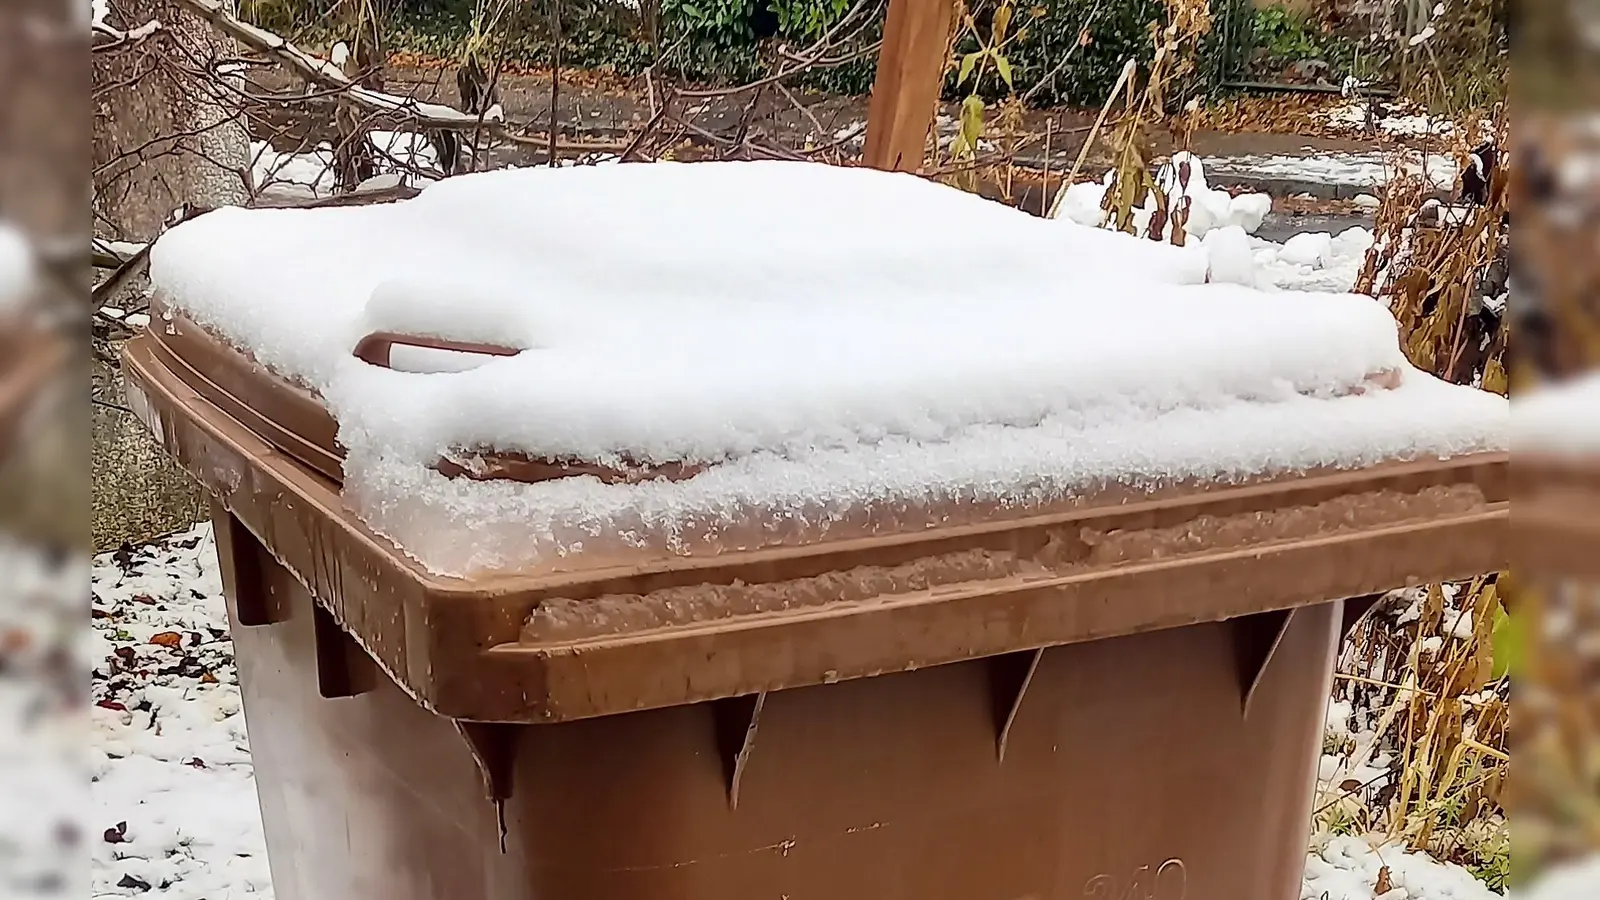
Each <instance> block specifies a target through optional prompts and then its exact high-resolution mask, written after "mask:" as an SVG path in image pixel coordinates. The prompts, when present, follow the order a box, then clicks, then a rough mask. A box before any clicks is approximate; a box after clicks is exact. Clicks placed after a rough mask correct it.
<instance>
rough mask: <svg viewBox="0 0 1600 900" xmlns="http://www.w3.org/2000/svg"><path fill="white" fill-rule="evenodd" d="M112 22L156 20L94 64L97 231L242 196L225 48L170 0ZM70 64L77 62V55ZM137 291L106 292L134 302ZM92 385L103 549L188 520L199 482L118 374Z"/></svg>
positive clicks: (141, 232) (144, 5)
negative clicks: (159, 439) (162, 444)
mask: <svg viewBox="0 0 1600 900" xmlns="http://www.w3.org/2000/svg"><path fill="white" fill-rule="evenodd" d="M113 8H114V9H115V10H117V11H118V12H120V13H122V14H123V21H121V22H119V23H117V24H118V26H119V27H129V28H132V27H137V26H139V25H142V24H144V23H145V22H148V21H151V20H159V21H160V22H161V23H162V24H163V26H164V28H163V29H162V31H160V32H158V33H157V34H156V35H154V36H153V37H151V38H149V39H147V40H146V41H145V42H144V44H143V45H141V46H140V47H139V48H138V49H135V50H132V51H125V52H118V53H110V54H97V55H96V56H97V58H96V59H95V62H94V84H95V90H96V96H95V110H94V123H95V127H94V141H93V147H94V154H93V158H94V165H95V193H94V209H95V213H96V222H95V231H96V233H98V234H102V235H107V236H115V237H120V238H126V239H132V240H149V239H151V238H153V237H155V236H156V235H157V234H158V233H159V232H160V230H161V227H162V224H163V222H165V221H166V220H167V218H168V217H169V216H170V215H171V213H172V211H173V210H174V209H177V208H178V207H180V206H182V205H183V204H185V203H193V204H199V205H205V206H222V205H230V204H232V205H242V204H244V203H246V202H248V200H249V198H250V181H249V179H250V161H251V153H250V141H249V135H248V132H247V131H246V128H245V122H244V120H243V116H242V114H241V113H240V112H239V109H238V108H237V106H235V105H234V104H233V103H232V101H231V99H230V96H229V90H228V86H227V85H226V84H225V83H223V82H221V81H219V80H218V79H217V77H216V76H215V75H212V74H208V73H207V68H208V66H210V65H211V64H213V63H214V62H215V61H217V60H219V59H226V58H228V57H230V56H232V55H235V54H236V48H234V47H233V46H232V43H231V42H230V41H227V40H225V39H223V38H222V37H220V36H219V35H217V34H216V33H215V32H214V31H213V30H212V29H211V28H210V26H208V25H207V24H206V23H204V22H202V21H200V20H199V19H197V18H195V17H193V16H189V15H186V14H183V13H181V12H180V11H179V10H178V8H177V7H176V6H175V4H174V3H172V2H171V0H113ZM80 65H81V63H80ZM140 294H141V292H140V291H130V292H128V296H126V297H123V298H120V299H119V300H117V301H116V302H117V303H118V304H119V305H122V306H125V307H128V308H130V309H131V308H135V307H137V306H139V305H142V302H143V301H142V298H141V296H140ZM93 391H94V395H95V397H96V398H97V399H98V400H100V401H101V405H97V406H96V407H95V409H94V410H93V439H94V449H93V460H92V471H93V523H92V524H93V539H94V544H95V546H96V548H98V549H105V548H108V547H115V546H117V545H118V544H120V543H122V542H124V541H127V542H134V543H137V542H140V541H145V540H149V539H150V538H153V537H158V536H160V535H162V534H166V533H169V532H171V531H174V530H177V529H180V528H185V527H188V526H189V525H191V524H193V523H194V522H196V521H198V520H200V519H202V518H204V517H205V514H206V505H205V503H204V502H203V498H202V497H201V495H200V493H199V491H198V489H197V488H196V487H195V485H194V484H193V483H192V482H191V481H190V480H189V478H188V477H187V476H186V475H185V474H183V473H182V472H181V471H180V470H179V469H178V468H177V467H176V466H175V465H173V464H172V463H171V462H170V461H169V460H168V459H167V458H166V456H165V455H164V454H163V452H162V451H161V449H160V448H159V447H158V446H157V445H156V443H155V442H154V441H153V440H152V439H151V438H150V436H149V435H148V434H147V433H146V431H145V429H144V427H143V425H142V424H141V423H139V422H138V421H137V420H136V419H135V418H134V417H133V416H132V415H130V414H128V413H127V412H125V411H123V410H121V409H118V408H117V407H121V406H125V405H126V404H125V403H124V401H123V384H122V373H121V372H120V371H118V370H117V369H116V367H115V366H112V365H106V364H99V363H97V364H96V367H95V372H94V378H93Z"/></svg>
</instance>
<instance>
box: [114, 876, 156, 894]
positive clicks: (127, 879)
mask: <svg viewBox="0 0 1600 900" xmlns="http://www.w3.org/2000/svg"><path fill="white" fill-rule="evenodd" d="M117 887H119V888H132V889H134V890H138V891H148V890H150V882H148V881H145V880H144V879H142V878H135V877H133V876H132V875H124V876H122V880H121V881H119V882H117Z"/></svg>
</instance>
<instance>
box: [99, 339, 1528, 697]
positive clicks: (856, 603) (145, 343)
mask: <svg viewBox="0 0 1600 900" xmlns="http://www.w3.org/2000/svg"><path fill="white" fill-rule="evenodd" d="M158 348H159V344H158V342H157V341H156V340H155V335H152V334H147V335H144V336H141V337H140V338H138V339H136V340H135V341H132V342H130V343H129V344H128V346H127V347H126V349H125V358H124V366H125V371H126V372H127V375H128V386H129V401H130V403H131V404H132V406H133V408H134V409H135V411H136V412H138V413H139V414H140V415H141V417H142V418H144V419H145V421H146V422H148V423H150V425H151V427H152V430H153V431H154V432H155V433H156V434H157V435H158V436H159V437H160V439H161V440H162V442H163V443H164V445H165V446H166V447H167V448H168V450H169V451H170V452H172V453H173V454H174V455H175V456H176V457H177V459H178V460H179V461H180V462H181V463H182V464H183V465H184V466H185V468H186V469H187V470H188V471H190V472H191V473H192V474H194V475H195V476H196V477H197V478H198V479H199V480H200V482H201V483H202V484H203V485H204V486H205V487H206V488H207V489H208V490H209V491H211V492H212V493H213V494H214V495H216V497H217V498H218V501H219V504H220V505H221V507H222V508H224V509H226V510H228V512H229V515H228V516H225V517H223V518H221V519H219V522H220V523H221V525H222V527H221V528H220V529H219V531H218V534H217V538H218V547H219V552H220V553H221V555H222V556H223V568H224V572H225V573H229V574H230V576H231V579H232V580H231V585H232V586H231V588H230V591H231V596H232V597H233V599H234V601H235V602H236V603H237V604H239V608H240V610H241V614H243V611H244V610H246V609H252V610H255V611H256V615H258V616H261V617H260V618H254V619H253V621H258V622H260V621H266V620H267V618H268V617H266V616H265V614H264V612H263V611H264V610H266V609H267V608H268V607H270V606H271V605H272V602H273V601H272V598H274V597H282V596H284V591H285V589H286V587H287V586H286V585H283V584H280V583H278V581H277V579H280V578H283V577H289V576H292V577H294V578H295V579H297V580H299V581H300V582H301V583H302V584H303V585H305V586H306V588H307V589H308V590H309V591H310V592H311V594H312V595H313V596H314V597H315V598H316V599H317V601H318V602H319V603H321V604H322V605H323V606H324V607H325V608H327V609H328V610H329V611H330V612H331V614H332V618H333V620H334V621H336V622H338V623H339V624H340V625H341V626H342V628H343V630H344V632H345V633H347V634H348V635H349V636H350V637H351V639H353V640H354V641H355V642H356V643H357V644H358V645H359V646H360V647H362V648H364V649H365V652H366V654H367V655H370V657H371V659H373V660H376V661H377V663H378V664H379V665H381V666H382V667H383V669H384V670H386V671H387V672H388V673H389V674H390V675H391V676H392V677H393V678H394V680H395V681H396V682H397V683H399V684H400V685H402V686H403V687H404V688H405V689H407V690H408V691H410V692H411V693H412V694H413V695H414V696H415V697H416V698H417V699H418V700H419V702H421V703H422V704H423V705H425V706H426V707H428V708H429V709H432V710H434V711H436V712H438V713H440V714H442V715H448V716H453V717H457V718H464V719H472V720H479V721H500V722H554V721H564V720H569V719H574V718H584V717H589V716H599V715H609V714H614V713H620V712H626V711H629V710H635V709H645V708H653V707H661V706H669V705H677V704H684V703H696V702H701V701H708V700H716V699H720V698H729V697H735V696H740V695H749V694H756V693H759V692H762V691H769V690H779V689H784V688H791V687H798V686H803V685H813V684H822V683H827V682H829V681H834V680H839V679H848V678H859V677H866V676H871V675H878V674H883V673H889V672H899V671H906V670H910V669H916V668H920V667H924V666H931V665H939V664H943V663H950V662H956V661H960V660H966V659H973V658H978V657H985V656H993V655H996V654H1010V653H1015V652H1018V651H1026V650H1029V649H1032V648H1038V647H1044V646H1050V645H1056V644H1063V643H1070V642H1075V641H1085V640H1094V639H1100V638H1107V637H1113V636H1117V635H1122V634H1132V633H1137V632H1140V631H1148V630H1152V629H1159V628H1171V627H1179V626H1184V625H1190V624H1194V623H1200V622H1213V621H1220V620H1226V619H1231V618H1236V617H1241V616H1251V615H1255V614H1261V613H1269V612H1278V611H1287V610H1292V609H1293V608H1295V607H1298V606H1302V605H1307V604H1315V603H1322V602H1327V601H1331V600H1336V599H1340V598H1346V597H1356V596H1364V595H1370V594H1374V593H1377V592H1381V591H1385V590H1388V589H1392V588H1395V587H1401V586H1405V585H1407V584H1417V583H1428V582H1434V581H1441V580H1450V579H1458V578H1466V577H1471V576H1474V575H1477V574H1479V573H1483V572H1488V571H1494V570H1497V569H1500V568H1504V566H1505V565H1506V552H1507V551H1506V541H1505V537H1506V535H1505V531H1506V527H1505V526H1506V519H1507V507H1508V502H1507V493H1508V486H1507V483H1506V482H1507V458H1506V454H1504V453H1487V454H1472V455H1466V456H1461V457H1457V458H1454V459H1450V460H1437V459H1435V460H1423V461H1414V462H1384V463H1376V464H1373V465H1370V466H1365V467H1360V468H1356V469H1352V470H1337V469H1330V468H1326V467H1324V468H1321V469H1317V470H1312V471H1306V472H1299V473H1294V474H1292V475H1276V476H1264V477H1260V478H1256V479H1252V480H1246V481H1243V482H1240V483H1232V484H1230V483H1218V482H1210V483H1204V484H1200V483H1188V484H1174V485H1169V486H1167V487H1164V488H1159V489H1148V490H1147V489H1130V488H1125V487H1124V488H1120V489H1118V488H1107V489H1105V490H1104V491H1102V492H1101V493H1098V494H1095V495H1092V496H1084V497H1079V498H1076V499H1074V500H1070V501H1064V502H1062V503H1059V504H1057V505H1054V506H1051V507H1048V508H1042V509H1040V510H1038V511H1034V512H1031V513H1026V512H1019V511H1016V510H1006V511H999V514H993V515H984V514H981V511H980V514H976V515H967V516H966V517H963V516H962V513H963V512H966V513H971V512H972V510H973V509H974V507H973V506H971V505H970V504H968V505H965V506H963V505H959V504H957V505H952V506H949V507H946V508H944V509H942V510H938V511H933V512H934V513H935V514H932V515H928V516H926V517H925V521H938V522H939V524H938V525H937V526H935V527H920V528H915V529H905V530H900V531H898V532H897V531H894V530H893V529H889V530H880V529H876V528H874V527H873V524H872V522H871V521H870V520H868V519H863V520H860V521H857V522H855V523H853V524H854V525H855V526H856V527H857V530H856V531H854V532H851V533H849V534H847V535H846V534H836V535H834V536H832V537H830V538H829V539H826V540H809V541H805V542H797V543H794V544H790V545H787V546H761V547H758V548H754V549H733V548H725V549H723V550H722V552H718V553H714V554H705V555H690V556H651V557H648V558H646V559H642V560H638V559H635V560H626V559H619V558H616V557H611V556H607V555H606V554H602V553H595V554H584V555H582V556H580V559H581V561H582V563H583V564H582V565H580V566H574V567H571V568H568V569H566V570H559V569H551V568H543V569H540V568H532V569H530V570H527V571H523V572H517V573H498V574H480V575H477V576H474V577H471V578H457V577H447V576H441V575H438V574H435V573H433V572H430V571H429V570H428V569H427V568H425V567H424V566H422V565H420V564H419V563H418V562H417V561H416V560H415V559H414V558H412V556H410V555H408V553H407V552H406V551H404V550H402V549H400V547H398V546H396V544H395V543H394V542H392V541H390V540H388V539H385V538H384V537H381V536H379V535H378V534H376V533H375V532H374V531H373V529H372V528H370V527H369V526H368V524H367V523H366V522H364V521H363V520H362V518H360V517H359V516H357V515H355V514H354V513H353V512H352V511H351V510H350V509H349V508H348V507H347V505H346V501H345V498H344V497H343V496H341V491H340V485H339V484H338V483H337V482H336V481H334V480H331V479H329V478H326V477H324V476H323V475H322V474H320V473H318V472H317V471H316V470H315V469H314V468H312V467H311V466H308V465H306V464H304V463H302V462H300V461H299V460H297V459H296V458H295V457H294V456H292V455H291V454H289V453H286V452H285V451H284V449H283V448H282V447H281V446H279V445H276V444H274V443H272V442H271V440H270V439H269V438H267V437H264V436H263V435H262V434H261V433H259V432H257V431H255V430H254V429H252V428H248V427H245V425H244V424H242V423H241V422H240V421H239V420H237V419H235V418H233V417H232V416H229V415H227V414H226V413H225V412H224V410H223V409H222V408H221V407H220V406H218V405H217V404H215V403H213V402H212V401H211V400H210V399H208V395H205V394H202V392H201V391H199V390H196V389H195V387H194V386H193V385H192V384H191V382H190V381H189V380H187V379H186V377H184V376H182V375H180V374H179V372H178V371H175V370H174V369H172V368H169V367H168V365H167V360H169V359H171V358H172V357H171V354H169V353H165V352H163V351H162V350H160V349H158ZM345 491H346V492H348V486H346V488H345ZM988 512H990V513H995V512H996V511H995V510H989V511H988ZM266 557H270V559H271V560H275V561H277V563H280V564H281V568H280V567H278V566H274V565H270V564H269V561H268V559H267V558H266ZM318 664H319V665H321V664H322V663H321V661H320V660H319V663H318Z"/></svg>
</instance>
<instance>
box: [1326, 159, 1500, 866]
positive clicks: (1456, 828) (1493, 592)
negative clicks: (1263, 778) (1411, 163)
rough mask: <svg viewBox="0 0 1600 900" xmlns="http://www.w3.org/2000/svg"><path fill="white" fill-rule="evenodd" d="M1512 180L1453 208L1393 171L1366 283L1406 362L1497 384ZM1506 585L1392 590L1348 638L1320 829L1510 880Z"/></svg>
mask: <svg viewBox="0 0 1600 900" xmlns="http://www.w3.org/2000/svg"><path fill="white" fill-rule="evenodd" d="M1500 134H1501V138H1502V140H1503V139H1504V136H1505V131H1504V129H1503V128H1502V130H1501V132H1500ZM1501 146H1504V144H1503V143H1502V144H1501ZM1466 151H1467V148H1466V147H1461V148H1458V152H1460V154H1461V155H1462V157H1463V158H1464V157H1465V154H1466ZM1463 162H1465V160H1464V159H1463ZM1507 184H1508V177H1507V168H1506V167H1504V166H1502V167H1500V168H1498V170H1497V171H1496V173H1495V177H1494V178H1493V181H1492V183H1491V188H1490V192H1489V200H1488V202H1487V203H1486V204H1485V205H1482V206H1472V207H1448V206H1440V205H1439V204H1437V203H1434V202H1430V201H1429V200H1428V199H1427V198H1428V195H1429V194H1430V193H1431V191H1430V190H1429V189H1428V188H1427V186H1426V184H1425V183H1424V182H1423V181H1422V180H1420V179H1417V178H1405V177H1402V178H1397V179H1395V180H1394V181H1393V182H1392V183H1391V184H1390V187H1389V189H1388V191H1387V193H1386V195H1385V197H1384V198H1383V204H1382V206H1381V207H1380V208H1379V211H1378V216H1377V229H1376V231H1377V235H1376V236H1377V240H1376V243H1375V244H1374V246H1373V249H1372V251H1371V252H1370V253H1369V255H1368V258H1367V261H1366V265H1365V268H1364V270H1363V272H1362V274H1361V277H1360V279H1359V280H1358V283H1357V290H1359V291H1362V292H1365V293H1369V294H1372V295H1373V296H1375V297H1377V298H1379V299H1380V300H1382V301H1384V302H1386V303H1387V304H1388V305H1389V306H1390V308H1391V309H1392V310H1393V311H1394V313H1395V318H1396V320H1397V321H1398V322H1399V325H1400V333H1401V341H1402V344H1403V346H1404V348H1405V351H1406V355H1407V356H1408V357H1409V358H1410V359H1411V361H1412V363H1413V364H1415V365H1416V366H1417V367H1419V368H1421V369H1424V370H1426V371H1429V372H1431V373H1433V374H1434V375H1437V376H1438V377H1440V378H1443V379H1445V380H1447V381H1451V382H1454V383H1457V384H1471V385H1477V386H1480V387H1482V388H1484V389H1486V390H1491V391H1494V392H1496V393H1500V394H1505V393H1506V392H1507V388H1508V384H1507V382H1508V379H1507V362H1506V359H1507V344H1508V340H1507V334H1508V331H1509V325H1508V322H1507V321H1506V320H1507V318H1508V316H1505V315H1494V314H1492V309H1493V304H1494V303H1496V302H1498V300H1496V299H1494V298H1490V299H1488V300H1486V298H1485V295H1486V294H1491V295H1497V294H1498V293H1499V292H1500V291H1501V290H1502V282H1503V279H1502V277H1501V273H1502V271H1503V267H1504V265H1505V264H1506V254H1507V252H1508V248H1509V242H1508V241H1509V233H1508V229H1509V219H1508V217H1507V210H1508V208H1509V207H1508V202H1509V201H1508V191H1507ZM1486 303H1487V304H1489V305H1490V307H1491V312H1490V313H1485V312H1484V307H1485V305H1486ZM1508 585H1509V582H1508V580H1507V578H1506V576H1505V575H1504V574H1503V573H1502V574H1501V575H1500V576H1488V577H1484V578H1478V579H1475V580H1473V581H1471V582H1467V583H1461V584H1448V585H1430V586H1428V587H1425V588H1416V589H1411V590H1407V591H1401V592H1396V593H1395V594H1392V595H1391V596H1390V597H1388V598H1386V600H1385V602H1384V603H1382V604H1380V606H1379V608H1378V609H1377V610H1375V611H1374V613H1373V615H1371V616H1369V617H1368V618H1367V619H1366V620H1365V621H1364V622H1363V623H1362V625H1361V626H1360V627H1359V628H1358V629H1357V630H1356V632H1355V634H1354V635H1352V639H1351V642H1350V644H1349V645H1348V647H1347V649H1346V654H1345V656H1344V658H1343V660H1342V661H1341V675H1340V682H1339V687H1338V690H1337V691H1336V699H1338V700H1341V701H1343V702H1347V703H1349V704H1350V705H1351V707H1352V708H1353V710H1354V717H1355V718H1356V719H1357V720H1358V722H1357V723H1356V726H1355V727H1354V728H1353V729H1352V730H1353V731H1354V732H1355V734H1354V736H1352V737H1348V738H1337V737H1336V738H1334V739H1333V740H1332V744H1333V745H1332V746H1330V748H1329V749H1330V750H1331V751H1332V752H1333V753H1334V754H1335V755H1336V756H1340V757H1341V759H1343V760H1344V763H1343V765H1342V766H1341V768H1340V774H1339V775H1338V776H1337V783H1331V784H1325V785H1323V788H1322V789H1323V793H1324V797H1325V799H1324V802H1323V803H1321V804H1319V806H1320V809H1319V818H1318V824H1319V826H1320V827H1321V828H1322V829H1323V830H1325V831H1340V830H1348V831H1359V832H1368V833H1377V834H1382V835H1386V836H1387V837H1388V838H1390V839H1392V840H1394V841H1396V842H1401V843H1403V844H1405V845H1406V846H1408V847H1410V848H1412V849H1418V850H1425V851H1427V852H1429V853H1431V854H1432V855H1434V856H1435V857H1438V858H1441V859H1445V860H1450V861H1453V862H1457V863H1460V864H1462V865H1464V866H1467V867H1468V868H1470V869H1472V870H1474V871H1475V872H1477V873H1478V874H1479V875H1480V876H1481V877H1483V878H1484V880H1486V881H1488V882H1489V883H1490V884H1491V885H1493V886H1497V887H1504V886H1505V884H1506V882H1507V880H1508V879H1509V877H1510V865H1511V862H1510V838H1509V828H1508V825H1507V819H1506V812H1505V806H1504V800H1505V793H1506V784H1507V776H1508V774H1509V769H1510V760H1511V757H1510V753H1509V751H1508V744H1507V737H1508V723H1509V718H1510V699H1511V695H1510V689H1511V682H1510V678H1509V676H1508V674H1507V673H1506V672H1505V671H1501V670H1500V669H1498V668H1497V667H1496V660H1495V647H1496V639H1497V636H1503V635H1504V633H1506V631H1507V625H1506V623H1507V622H1508V615H1507V612H1506V609H1507V604H1506V603H1505V601H1504V599H1503V590H1504V589H1505V588H1506V587H1507V586H1508ZM1501 662H1502V663H1504V662H1505V660H1504V659H1502V660H1501ZM1351 775H1356V776H1359V777H1349V776H1351Z"/></svg>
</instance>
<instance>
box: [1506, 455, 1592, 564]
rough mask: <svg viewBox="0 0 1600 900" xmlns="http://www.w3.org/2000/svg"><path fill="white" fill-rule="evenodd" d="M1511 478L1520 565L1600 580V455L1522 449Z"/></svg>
mask: <svg viewBox="0 0 1600 900" xmlns="http://www.w3.org/2000/svg"><path fill="white" fill-rule="evenodd" d="M1511 484H1512V491H1513V496H1514V498H1515V499H1516V514H1515V516H1513V518H1512V523H1513V526H1514V527H1513V529H1512V534H1513V537H1512V550H1513V562H1514V564H1515V565H1516V567H1517V571H1518V572H1525V573H1527V574H1528V575H1530V576H1534V577H1539V578H1557V579H1560V578H1575V579H1581V580H1583V581H1585V582H1588V583H1594V584H1600V459H1596V458H1593V457H1580V456H1563V455H1553V454H1548V453H1537V452H1519V453H1518V454H1517V461H1516V464H1515V465H1514V466H1512V478H1511Z"/></svg>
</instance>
